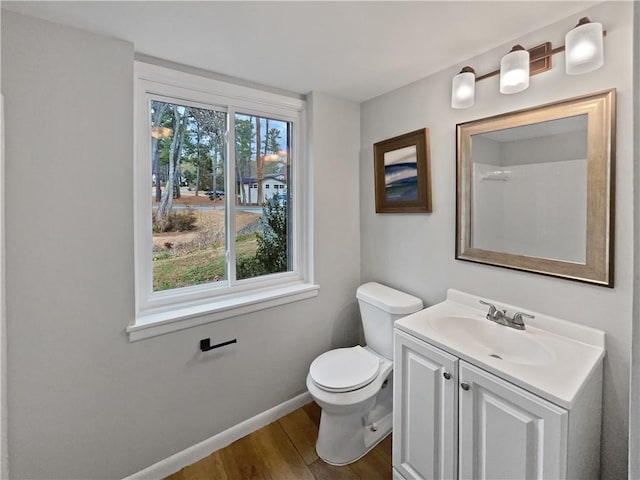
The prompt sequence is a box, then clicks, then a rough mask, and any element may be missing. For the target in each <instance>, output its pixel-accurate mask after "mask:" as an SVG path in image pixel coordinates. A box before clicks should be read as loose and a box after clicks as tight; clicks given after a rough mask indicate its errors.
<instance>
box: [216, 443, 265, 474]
mask: <svg viewBox="0 0 640 480" xmlns="http://www.w3.org/2000/svg"><path fill="white" fill-rule="evenodd" d="M220 457H221V459H222V464H223V465H224V470H225V472H226V474H227V477H228V478H229V479H231V480H277V479H272V478H271V475H269V473H268V471H267V467H266V465H265V464H264V462H263V461H262V459H261V458H260V455H258V453H257V452H256V450H255V448H254V447H253V442H252V441H251V438H250V436H246V437H243V438H241V439H240V440H237V441H235V442H233V443H232V444H231V445H229V446H228V447H225V448H223V449H222V450H220Z"/></svg>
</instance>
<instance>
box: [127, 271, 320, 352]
mask: <svg viewBox="0 0 640 480" xmlns="http://www.w3.org/2000/svg"><path fill="white" fill-rule="evenodd" d="M319 289H320V286H319V285H314V284H311V283H297V284H294V285H286V286H283V287H279V288H269V289H266V290H260V291H254V292H249V293H244V294H241V295H229V296H224V297H219V298H216V299H215V300H214V301H211V302H208V303H201V304H197V305H189V306H184V307H177V308H172V309H170V310H164V311H160V312H154V313H145V314H142V315H138V316H137V317H136V323H135V325H130V326H128V327H127V333H128V334H129V341H130V342H136V341H138V340H143V339H145V338H150V337H155V336H158V335H164V334H165V333H170V332H175V331H178V330H183V329H185V328H191V327H195V326H198V325H204V324H206V323H211V322H216V321H218V320H224V319H226V318H231V317H235V316H238V315H244V314H247V313H252V312H257V311H259V310H264V309H266V308H271V307H277V306H279V305H285V304H287V303H292V302H297V301H300V300H305V299H307V298H313V297H316V296H318V290H319Z"/></svg>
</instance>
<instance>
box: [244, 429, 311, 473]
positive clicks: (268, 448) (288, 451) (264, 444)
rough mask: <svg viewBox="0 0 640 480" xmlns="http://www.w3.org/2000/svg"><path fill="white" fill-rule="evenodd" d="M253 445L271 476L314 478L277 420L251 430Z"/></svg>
mask: <svg viewBox="0 0 640 480" xmlns="http://www.w3.org/2000/svg"><path fill="white" fill-rule="evenodd" d="M250 437H251V440H252V442H253V446H254V448H255V450H256V452H257V453H258V455H260V457H261V458H262V461H263V462H264V464H265V465H266V467H267V470H268V472H269V474H270V475H271V477H272V478H274V479H277V480H314V478H313V475H312V473H311V472H310V471H309V469H308V468H307V465H306V463H305V462H304V460H303V459H302V457H301V456H300V454H299V453H298V450H296V448H295V447H294V446H293V443H291V440H290V439H289V437H288V436H287V434H286V432H285V431H284V429H283V428H282V426H281V425H280V423H278V422H273V423H271V424H269V425H267V426H266V427H263V428H261V429H260V430H257V431H255V432H253V433H252V434H251V435H250Z"/></svg>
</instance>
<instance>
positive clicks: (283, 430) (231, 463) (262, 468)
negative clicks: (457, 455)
mask: <svg viewBox="0 0 640 480" xmlns="http://www.w3.org/2000/svg"><path fill="white" fill-rule="evenodd" d="M319 424H320V407H318V406H317V405H316V404H315V403H313V402H312V403H309V404H307V405H305V406H304V407H302V408H299V409H298V410H296V411H294V412H292V413H290V414H289V415H287V416H286V417H282V418H281V419H279V420H277V421H275V422H273V423H271V424H269V425H267V426H266V427H263V428H261V429H260V430H258V431H255V432H253V433H252V434H250V435H247V436H246V437H244V438H241V439H240V440H238V441H236V442H234V443H232V444H231V445H229V446H228V447H225V448H223V449H222V450H218V451H217V452H214V453H212V454H211V455H209V456H208V457H206V458H204V459H202V460H200V461H199V462H197V463H194V464H193V465H190V466H188V467H185V468H183V469H182V470H180V471H179V472H177V473H174V474H173V475H171V476H170V477H167V479H166V480H196V479H202V480H204V479H216V480H218V479H220V480H241V479H252V480H253V479H256V480H257V479H266V480H289V479H291V480H382V479H384V480H390V479H391V435H389V436H388V437H387V438H385V439H384V440H383V441H382V442H380V443H379V444H378V445H377V446H376V447H375V448H374V449H373V450H371V451H370V452H369V453H368V454H367V455H365V456H364V457H362V458H361V459H360V460H358V461H357V462H354V463H352V464H350V465H346V466H344V467H334V466H332V465H328V464H326V463H324V462H323V461H322V460H320V459H319V458H318V455H317V454H316V448H315V445H316V439H317V438H318V425H319Z"/></svg>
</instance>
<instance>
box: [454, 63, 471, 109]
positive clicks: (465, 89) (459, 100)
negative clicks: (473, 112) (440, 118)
mask: <svg viewBox="0 0 640 480" xmlns="http://www.w3.org/2000/svg"><path fill="white" fill-rule="evenodd" d="M475 97H476V76H475V74H474V73H472V72H461V73H459V74H458V75H456V76H455V77H453V81H452V82H451V108H469V107H471V106H473V102H474V101H475Z"/></svg>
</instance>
